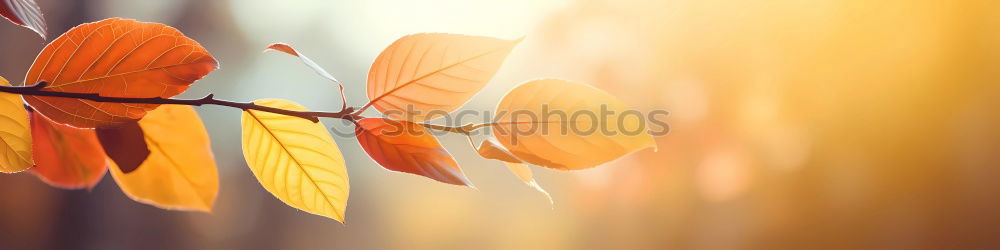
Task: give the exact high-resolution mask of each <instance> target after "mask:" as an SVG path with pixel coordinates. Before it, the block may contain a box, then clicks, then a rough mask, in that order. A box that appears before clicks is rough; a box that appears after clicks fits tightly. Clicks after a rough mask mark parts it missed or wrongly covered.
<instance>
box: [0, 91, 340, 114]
mask: <svg viewBox="0 0 1000 250" xmlns="http://www.w3.org/2000/svg"><path fill="white" fill-rule="evenodd" d="M45 86H48V83H47V82H39V83H38V84H35V85H33V86H0V92H7V93H14V94H21V95H30V96H48V97H62V98H74V99H83V100H90V101H95V102H112V103H143V104H176V105H189V106H202V105H218V106H226V107H233V108H238V109H241V110H259V111H264V112H271V113H276V114H282V115H288V116H295V117H300V118H303V119H307V120H310V121H313V122H319V118H320V117H328V118H340V119H350V117H351V113H352V112H354V109H353V108H351V107H347V108H344V109H343V110H341V111H340V112H319V111H295V110H286V109H279V108H273V107H267V106H261V105H257V104H254V103H252V102H234V101H227V100H220V99H215V95H214V94H208V95H206V96H205V97H202V98H198V99H171V98H161V97H150V98H133V97H110V96H102V95H100V94H97V93H71V92H58V91H49V90H43V88H45Z"/></svg>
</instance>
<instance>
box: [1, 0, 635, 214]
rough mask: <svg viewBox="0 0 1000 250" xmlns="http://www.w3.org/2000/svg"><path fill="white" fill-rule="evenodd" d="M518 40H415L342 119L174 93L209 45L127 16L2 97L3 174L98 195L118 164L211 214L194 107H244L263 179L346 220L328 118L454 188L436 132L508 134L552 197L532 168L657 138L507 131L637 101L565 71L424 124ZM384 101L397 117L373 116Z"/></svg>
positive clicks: (480, 79)
mask: <svg viewBox="0 0 1000 250" xmlns="http://www.w3.org/2000/svg"><path fill="white" fill-rule="evenodd" d="M8 1H16V0H8ZM3 13H6V12H3ZM4 16H5V17H6V16H7V15H6V14H5V15H4ZM8 18H10V17H8ZM11 20H12V21H15V23H19V24H21V23H24V22H18V21H17V20H15V19H11ZM42 30H44V29H42ZM519 42H520V40H502V39H495V38H489V37H478V36H465V35H455V34H416V35H410V36H406V37H403V38H401V39H399V40H397V41H396V42H394V43H393V44H391V45H389V47H388V48H386V49H385V50H384V51H383V52H382V53H381V54H380V55H379V56H378V57H377V58H376V59H375V61H374V62H373V63H372V67H371V70H370V71H369V74H368V83H367V93H368V98H369V100H370V101H369V102H368V103H367V104H366V105H364V106H362V107H360V108H357V109H355V108H353V107H350V106H349V105H348V103H347V101H346V100H343V102H344V108H343V109H342V110H341V111H339V112H311V111H308V109H306V108H305V107H302V106H301V105H298V104H296V103H294V102H291V101H288V100H281V99H262V100H256V101H254V102H252V103H235V102H229V101H221V100H215V99H214V98H212V96H211V95H209V96H206V97H205V98H202V99H196V100H178V99H170V98H171V97H173V96H176V95H178V94H181V93H182V92H184V91H185V90H187V89H188V87H189V86H190V85H191V84H193V83H194V82H195V81H197V80H199V79H201V78H202V77H204V76H205V75H207V74H209V73H210V72H212V71H214V70H215V69H217V68H218V63H217V61H216V59H215V58H214V57H212V55H211V54H210V53H208V51H207V50H206V49H205V48H203V47H202V46H201V45H200V44H198V43H197V42H195V41H194V40H192V39H190V38H188V37H186V36H184V35H183V34H182V33H181V32H179V31H178V30H176V29H174V28H171V27H169V26H166V25H162V24H156V23H144V22H138V21H134V20H126V19H118V18H112V19H106V20H102V21H98V22H94V23H87V24H82V25H80V26H77V27H75V28H73V29H71V30H70V31H68V32H66V33H65V34H63V35H61V36H60V37H58V38H56V39H55V40H53V41H52V42H51V43H49V44H48V45H47V46H46V47H45V48H44V49H43V50H42V51H41V52H40V53H39V55H38V57H37V58H36V59H35V61H34V63H33V64H32V66H31V68H30V69H29V70H28V73H27V75H26V77H25V80H24V83H23V84H21V85H20V86H10V85H9V84H8V83H7V81H6V80H0V83H2V85H3V86H0V91H2V92H5V93H0V99H2V100H3V101H0V117H2V119H0V130H2V131H3V132H4V133H0V139H2V144H0V150H3V151H4V153H3V154H0V171H3V172H8V173H12V172H19V171H23V170H26V169H28V170H30V171H31V172H32V173H34V174H36V175H38V176H39V177H41V178H42V179H43V180H45V181H46V182H48V183H50V184H52V185H54V186H58V187H64V188H88V187H92V186H94V185H95V184H96V183H97V182H98V181H100V180H101V178H102V176H103V175H104V174H105V171H106V170H107V171H110V172H111V176H112V177H113V178H114V180H115V181H116V182H117V183H118V184H119V186H120V187H121V188H122V190H123V191H124V192H125V193H126V194H127V195H128V196H129V197H131V198H132V199H134V200H136V201H139V202H143V203H148V204H152V205H156V206H159V207H163V208H171V209H191V210H205V211H207V210H210V209H211V208H212V204H213V202H214V200H215V196H216V194H217V192H218V187H219V180H218V173H217V168H216V164H215V162H214V159H213V156H212V152H211V147H210V145H209V135H208V133H207V132H206V131H205V128H204V125H202V122H201V120H200V118H199V117H198V114H197V113H196V112H195V111H194V109H193V108H192V107H191V106H197V105H223V106H231V107H236V108H240V109H243V116H242V146H243V154H244V156H245V158H246V162H247V164H248V166H249V167H250V170H251V171H252V172H253V173H254V175H255V176H256V178H257V180H258V181H259V182H260V183H261V185H262V186H263V187H264V188H265V189H266V190H267V191H269V192H270V193H272V194H273V195H274V196H275V197H277V198H278V199H280V200H281V201H283V202H285V203H286V204H288V205H290V206H292V207H295V208H298V209H301V210H304V211H306V212H310V213H314V214H318V215H322V216H326V217H330V218H333V219H336V220H338V221H344V211H345V208H346V205H347V199H348V194H349V189H350V188H349V186H350V185H349V180H348V176H347V170H346V164H345V161H344V157H343V156H342V155H341V153H340V149H339V147H338V146H337V144H336V142H335V141H334V140H333V138H332V136H331V135H330V133H329V132H328V131H327V129H326V128H325V127H324V126H323V124H322V123H321V122H319V120H318V118H319V117H328V118H337V119H346V120H349V121H352V122H353V123H354V125H355V126H356V138H357V140H358V142H359V144H360V145H361V147H362V148H363V149H364V150H365V152H367V153H368V155H369V156H371V158H372V159H373V160H374V161H375V162H377V163H378V164H379V165H381V166H382V167H384V168H386V169H388V170H392V171H398V172H404V173H410V174H415V175H420V176H425V177H427V178H430V179H433V180H436V181H439V182H443V183H448V184H454V185H466V186H471V182H470V181H469V180H468V178H467V177H466V176H465V174H464V173H463V172H462V169H461V168H460V167H459V165H458V163H457V162H456V160H455V159H454V157H453V156H452V155H451V154H450V153H449V152H448V151H447V150H446V149H445V148H443V147H442V146H441V144H440V143H439V142H438V140H437V138H435V136H434V135H432V134H431V133H428V131H427V130H428V129H439V130H445V131H450V132H456V133H459V134H464V135H465V136H470V137H469V138H470V141H472V137H471V133H470V132H471V131H472V130H475V129H484V128H489V129H493V130H494V131H493V132H494V134H495V135H496V136H495V137H489V138H484V139H483V140H482V143H481V144H479V146H478V152H479V154H480V155H481V156H482V157H484V158H489V159H497V160H500V161H503V162H505V163H506V164H507V166H508V167H509V168H510V170H511V171H512V172H513V173H515V174H516V175H517V176H518V177H519V178H520V179H521V180H523V181H524V182H525V183H528V184H529V185H531V186H533V187H535V188H537V189H538V190H540V191H542V192H544V190H542V189H541V188H540V187H539V186H538V184H537V183H536V182H535V181H534V179H533V177H532V173H531V169H530V168H529V167H528V165H536V166H541V167H546V168H551V169H560V170H573V169H583V168H590V167H594V166H597V165H600V164H602V163H605V162H608V161H611V160H614V159H616V158H619V157H621V156H623V155H625V154H628V153H630V152H634V151H637V150H639V149H643V148H647V147H653V146H654V142H653V139H652V137H651V136H649V135H648V134H645V133H643V134H641V135H633V136H629V135H625V133H619V135H596V134H595V135H563V134H560V133H558V132H555V131H553V132H551V133H543V132H539V133H535V134H531V135H522V136H521V137H519V138H516V140H517V141H516V143H514V142H515V138H512V135H510V133H509V132H504V131H514V130H517V129H518V128H517V126H523V125H526V124H524V123H523V122H515V121H514V120H513V119H512V117H511V115H510V114H511V113H512V112H511V111H514V110H528V111H531V112H537V113H540V112H541V110H540V109H541V107H542V104H547V105H548V106H549V108H552V109H561V110H564V111H567V112H573V111H580V110H592V111H594V112H596V110H597V109H598V107H600V106H602V105H603V106H607V107H610V109H612V110H615V111H624V110H625V109H626V108H627V106H625V105H624V104H623V103H622V102H621V101H619V100H618V99H617V98H615V97H613V96H611V95H609V94H607V93H605V92H604V91H601V90H599V89H596V88H592V87H590V86H587V85H583V84H579V83H572V82H568V81H563V80H556V79H545V80H535V81H530V82H527V83H524V84H521V85H519V86H518V87H516V88H514V89H513V90H511V91H510V92H509V93H507V95H506V96H504V97H503V99H502V100H501V101H500V103H499V104H498V106H497V112H496V113H497V114H500V115H498V116H497V117H495V118H494V120H495V122H493V123H490V124H481V125H477V126H462V127H444V126H438V125H431V124H428V123H425V122H427V121H428V120H430V119H433V118H435V117H433V116H428V115H427V114H435V112H431V111H435V110H443V111H447V112H452V111H454V110H456V109H458V108H459V107H460V106H462V105H464V104H465V103H466V102H468V101H469V100H470V99H471V98H472V97H473V96H474V95H475V94H476V93H478V92H479V91H480V90H481V89H482V88H483V87H484V86H485V84H486V83H487V82H489V80H490V79H491V78H492V77H493V75H494V74H495V73H496V72H497V71H498V70H499V69H500V66H501V64H502V63H503V61H504V60H505V58H506V57H507V55H508V54H509V52H510V51H511V50H512V49H513V48H514V47H515V46H516V45H517V44H518V43H519ZM269 48H270V49H274V50H278V51H282V52H285V53H288V54H290V55H294V56H297V57H299V58H300V59H301V60H302V61H303V62H304V63H305V64H306V65H308V66H309V67H311V68H312V69H314V70H315V71H316V72H317V73H319V74H320V75H322V76H323V77H325V78H327V79H329V80H331V81H333V82H335V83H336V84H338V85H339V86H340V87H341V93H340V96H341V98H342V99H343V85H342V84H341V83H340V82H339V81H337V79H336V78H334V77H333V76H332V75H331V74H329V73H327V72H326V71H325V70H323V69H322V68H321V67H319V66H318V65H317V64H316V63H314V62H313V61H312V60H310V59H309V58H307V57H305V56H304V55H302V54H300V53H299V52H298V51H296V50H295V49H294V48H292V47H291V46H288V45H286V44H274V45H271V46H269ZM0 79H2V78H0ZM22 100H23V102H22ZM25 104H27V105H25ZM162 104H170V105H162ZM176 104H185V105H176ZM370 107H374V108H375V109H376V110H378V111H380V112H381V113H382V114H385V117H384V118H375V117H365V116H363V115H362V114H363V112H364V111H365V110H367V109H368V108H370ZM403 107H411V108H405V109H404V108H403ZM438 113H440V112H438ZM616 113H617V114H621V113H622V112H616ZM538 122H553V123H567V122H570V121H562V120H546V121H538ZM573 122H581V121H573ZM582 122H593V121H582ZM528 125H530V124H528ZM622 126H627V127H628V128H625V127H621V128H619V127H613V128H612V129H615V130H618V129H620V130H626V129H628V130H635V128H636V127H640V126H641V127H644V126H642V125H641V124H637V123H635V122H629V123H625V125H622ZM558 128H559V126H550V129H558ZM400 129H402V130H403V131H404V132H403V133H399V131H400ZM388 132H393V133H391V134H390V133H388Z"/></svg>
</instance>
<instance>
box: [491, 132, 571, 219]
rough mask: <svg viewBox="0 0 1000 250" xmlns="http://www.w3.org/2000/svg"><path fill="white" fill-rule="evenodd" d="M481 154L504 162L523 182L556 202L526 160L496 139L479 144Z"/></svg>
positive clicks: (550, 202)
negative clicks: (537, 179) (539, 182)
mask: <svg viewBox="0 0 1000 250" xmlns="http://www.w3.org/2000/svg"><path fill="white" fill-rule="evenodd" d="M477 151H478V153H479V155H480V156H482V157H483V158H486V159H496V160H500V161H503V162H504V165H506V166H507V169H508V170H510V172H511V173H513V174H514V175H515V176H517V178H518V179H520V180H521V182H524V184H527V185H528V186H529V187H531V188H534V189H535V190H536V191H538V192H540V193H542V194H544V195H545V198H547V199H549V204H554V201H553V200H552V195H549V192H548V191H545V189H544V188H542V186H541V185H538V182H537V181H535V177H534V173H532V172H531V168H529V167H528V165H526V164H524V161H522V160H521V159H518V158H517V156H515V155H514V154H513V153H511V152H510V151H508V150H507V149H506V148H504V147H503V146H501V145H500V143H499V142H497V141H496V139H493V138H488V139H486V140H484V141H483V142H482V143H481V144H479V149H478V150H477Z"/></svg>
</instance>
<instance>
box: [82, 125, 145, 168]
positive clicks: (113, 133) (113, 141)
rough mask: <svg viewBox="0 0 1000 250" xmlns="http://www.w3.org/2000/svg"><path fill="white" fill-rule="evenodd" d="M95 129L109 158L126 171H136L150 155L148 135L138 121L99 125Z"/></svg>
mask: <svg viewBox="0 0 1000 250" xmlns="http://www.w3.org/2000/svg"><path fill="white" fill-rule="evenodd" d="M94 131H95V132H97V140H98V141H100V142H101V147H102V148H104V153H105V154H107V155H108V159H110V160H111V162H112V163H114V165H115V166H116V167H117V169H120V170H121V171H123V172H125V173H129V172H132V171H135V170H136V169H138V168H139V165H141V164H142V162H143V161H146V158H147V157H149V146H148V145H146V135H144V133H143V132H142V128H141V127H139V123H138V122H126V123H122V124H119V125H115V126H104V127H97V128H96V129H94Z"/></svg>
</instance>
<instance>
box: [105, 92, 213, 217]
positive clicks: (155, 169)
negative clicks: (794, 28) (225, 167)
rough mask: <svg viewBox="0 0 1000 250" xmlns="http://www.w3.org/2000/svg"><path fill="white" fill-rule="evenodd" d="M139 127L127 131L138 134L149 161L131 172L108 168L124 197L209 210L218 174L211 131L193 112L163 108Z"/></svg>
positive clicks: (152, 203) (161, 206) (171, 205)
mask: <svg viewBox="0 0 1000 250" xmlns="http://www.w3.org/2000/svg"><path fill="white" fill-rule="evenodd" d="M138 125H139V126H138V127H139V128H141V131H138V132H136V131H134V130H125V131H132V132H131V133H140V134H139V135H134V136H139V137H140V138H141V139H144V140H145V143H144V144H145V145H148V149H149V157H148V158H146V159H145V161H144V162H142V165H140V166H139V167H138V168H137V169H135V171H133V172H130V173H126V172H124V171H122V170H121V169H119V167H118V166H112V167H110V169H111V170H110V171H111V177H113V178H114V179H115V182H117V183H118V186H119V187H121V189H122V192H124V193H125V194H126V195H128V197H130V198H132V199H133V200H135V201H138V202H141V203H146V204H150V205H153V206H156V207H160V208H164V209H179V210H196V211H211V210H212V206H213V204H214V203H215V197H216V196H217V195H218V193H219V171H218V167H217V166H216V164H215V158H214V156H213V155H212V147H211V144H210V142H209V137H208V131H206V130H205V126H204V125H202V122H201V118H199V117H198V113H197V112H195V111H194V108H192V107H189V106H181V105H164V106H160V107H159V108H157V109H156V110H153V111H150V112H149V114H148V115H146V117H144V118H142V120H139V122H138ZM109 155H111V152H109ZM112 165H116V164H115V163H114V162H113V161H112Z"/></svg>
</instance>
